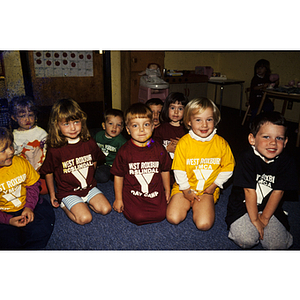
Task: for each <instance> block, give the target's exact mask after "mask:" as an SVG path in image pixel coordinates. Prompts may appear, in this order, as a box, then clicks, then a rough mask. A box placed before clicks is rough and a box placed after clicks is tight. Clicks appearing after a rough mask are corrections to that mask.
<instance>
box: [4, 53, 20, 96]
mask: <svg viewBox="0 0 300 300" xmlns="http://www.w3.org/2000/svg"><path fill="white" fill-rule="evenodd" d="M3 64H4V68H5V85H6V97H7V99H8V100H11V99H12V98H13V97H15V96H22V95H25V87H24V80H23V72H22V67H21V58H20V52H19V51H4V52H3Z"/></svg>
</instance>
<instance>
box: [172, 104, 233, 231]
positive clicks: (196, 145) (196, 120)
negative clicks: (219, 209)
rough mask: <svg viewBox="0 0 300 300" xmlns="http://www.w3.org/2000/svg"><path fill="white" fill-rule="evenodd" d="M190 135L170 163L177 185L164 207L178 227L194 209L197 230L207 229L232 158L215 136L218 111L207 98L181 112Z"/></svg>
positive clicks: (228, 173)
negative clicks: (190, 210) (166, 206)
mask: <svg viewBox="0 0 300 300" xmlns="http://www.w3.org/2000/svg"><path fill="white" fill-rule="evenodd" d="M183 121H184V124H185V126H186V127H187V128H189V129H190V130H189V133H188V134H186V135H185V136H184V137H182V138H181V139H180V141H179V142H178V145H177V147H176V151H175V157H174V160H173V164H172V169H173V170H174V174H175V178H176V182H175V183H174V185H173V189H172V193H171V200H170V203H169V205H168V208H167V220H168V221H169V222H170V223H172V224H179V223H180V222H182V221H183V220H184V219H185V218H186V215H187V212H188V211H189V209H190V208H192V210H193V221H194V223H195V224H196V227H197V228H198V229H199V230H209V229H210V228H211V227H212V226H213V223H214V219H215V206H214V203H216V201H217V200H218V198H219V195H220V188H223V184H224V183H225V182H226V181H227V180H228V179H229V178H230V177H231V176H232V173H233V169H234V157H233V155H232V152H231V149H230V147H229V145H228V143H227V142H226V141H225V140H224V139H223V138H222V137H220V136H219V135H217V134H216V126H217V124H218V123H219V121H220V111H219V109H218V108H217V107H216V105H215V104H214V102H213V101H211V100H209V99H207V98H196V99H193V100H191V101H190V102H189V103H188V104H187V106H186V108H185V111H184V119H183Z"/></svg>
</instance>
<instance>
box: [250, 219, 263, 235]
mask: <svg viewBox="0 0 300 300" xmlns="http://www.w3.org/2000/svg"><path fill="white" fill-rule="evenodd" d="M252 224H253V225H254V226H255V227H256V229H257V231H258V233H259V239H260V240H263V238H264V228H265V226H264V224H263V223H262V222H261V221H260V219H259V217H258V219H257V220H256V221H254V222H252Z"/></svg>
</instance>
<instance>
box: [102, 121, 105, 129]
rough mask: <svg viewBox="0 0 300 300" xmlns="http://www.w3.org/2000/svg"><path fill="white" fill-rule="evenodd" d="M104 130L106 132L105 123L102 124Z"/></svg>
mask: <svg viewBox="0 0 300 300" xmlns="http://www.w3.org/2000/svg"><path fill="white" fill-rule="evenodd" d="M102 128H103V130H105V123H104V122H102Z"/></svg>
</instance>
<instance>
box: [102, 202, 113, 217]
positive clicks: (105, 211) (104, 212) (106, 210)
mask: <svg viewBox="0 0 300 300" xmlns="http://www.w3.org/2000/svg"><path fill="white" fill-rule="evenodd" d="M110 212H111V205H110V204H109V203H108V205H104V206H103V208H102V209H101V214H102V215H107V214H109V213H110Z"/></svg>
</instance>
